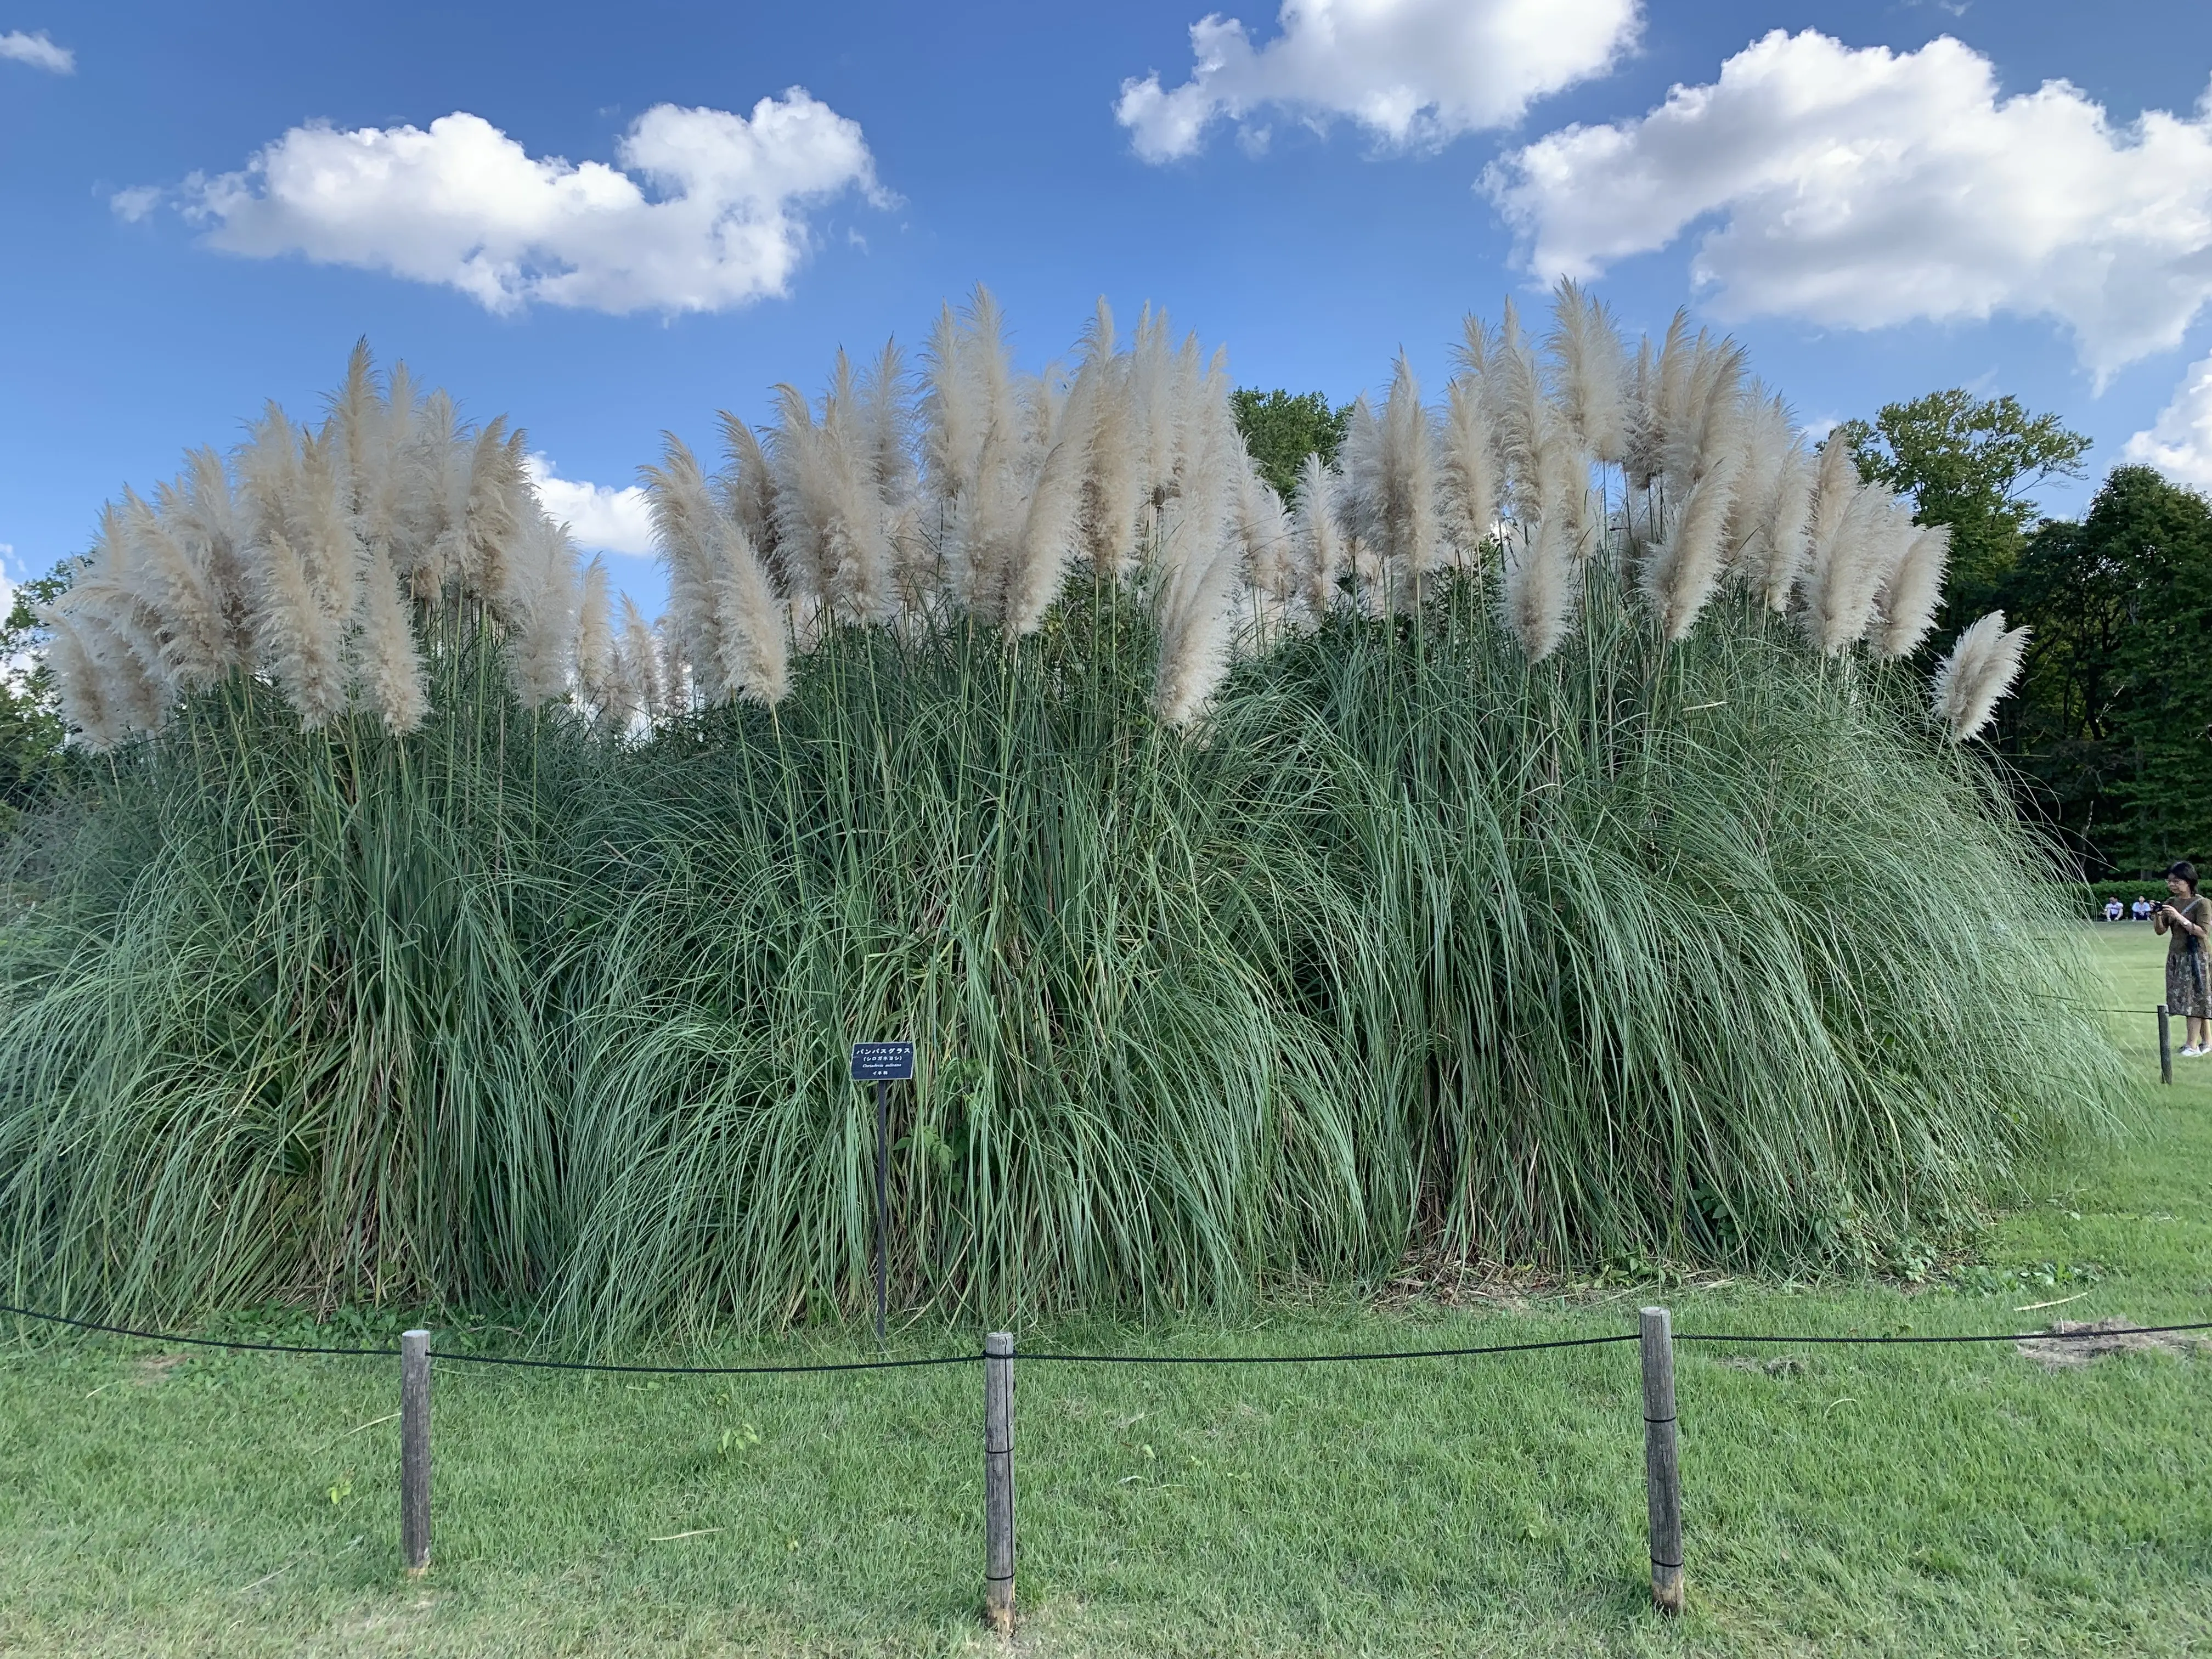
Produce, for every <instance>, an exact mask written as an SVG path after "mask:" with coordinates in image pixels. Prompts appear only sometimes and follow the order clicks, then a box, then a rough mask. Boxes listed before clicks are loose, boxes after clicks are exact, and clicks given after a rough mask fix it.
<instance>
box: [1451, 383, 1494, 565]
mask: <svg viewBox="0 0 2212 1659" xmlns="http://www.w3.org/2000/svg"><path fill="white" fill-rule="evenodd" d="M1440 447H1441V450H1442V453H1441V455H1440V456H1439V458H1438V461H1437V501H1438V506H1439V508H1440V513H1439V520H1440V527H1441V528H1442V530H1443V535H1444V538H1445V540H1446V541H1448V542H1449V543H1450V544H1451V547H1452V550H1453V552H1454V555H1455V558H1456V560H1457V562H1458V563H1459V564H1460V565H1461V566H1462V567H1463V568H1472V567H1473V566H1474V564H1475V563H1476V562H1478V561H1479V560H1480V557H1481V555H1482V549H1483V546H1484V544H1486V543H1487V542H1488V541H1489V540H1490V539H1491V538H1492V537H1493V536H1495V535H1496V534H1497V532H1498V487H1499V483H1500V480H1501V476H1502V473H1503V471H1504V468H1503V463H1502V462H1501V460H1500V459H1499V456H1498V441H1497V437H1496V435H1494V434H1493V433H1492V430H1491V427H1490V418H1489V416H1488V415H1487V414H1486V412H1485V410H1484V409H1483V404H1482V394H1481V387H1480V383H1479V382H1478V380H1476V379H1475V377H1474V375H1471V374H1459V375H1456V376H1455V377H1454V378H1453V380H1452V382H1451V386H1450V387H1449V392H1448V394H1447V398H1446V402H1445V405H1444V420H1443V435H1442V440H1441V444H1440Z"/></svg>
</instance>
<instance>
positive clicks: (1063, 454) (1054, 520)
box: [1004, 363, 1110, 634]
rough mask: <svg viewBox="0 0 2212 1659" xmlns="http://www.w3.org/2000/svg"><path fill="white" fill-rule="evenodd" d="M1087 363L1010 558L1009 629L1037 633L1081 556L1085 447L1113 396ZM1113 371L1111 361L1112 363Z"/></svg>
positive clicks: (1049, 442)
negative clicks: (1104, 402) (1103, 402)
mask: <svg viewBox="0 0 2212 1659" xmlns="http://www.w3.org/2000/svg"><path fill="white" fill-rule="evenodd" d="M1094 368H1097V366H1096V365H1092V364H1086V365H1085V368H1084V369H1083V371H1082V372H1081V373H1080V374H1078V375H1077V376H1076V382H1075V386H1074V387H1073V390H1072V391H1071V392H1070V393H1069V395H1068V396H1067V398H1066V400H1065V401H1064V402H1062V403H1060V405H1059V407H1058V410H1057V412H1056V414H1055V415H1054V419H1053V421H1052V426H1051V429H1050V431H1049V433H1048V435H1047V438H1046V440H1045V450H1044V454H1043V457H1042V463H1041V465H1039V467H1038V470H1037V475H1036V483H1035V484H1034V485H1033V486H1032V487H1031V489H1030V499H1029V507H1028V510H1027V511H1026V512H1025V513H1024V514H1023V517H1022V526H1021V531H1020V534H1019V536H1018V539H1017V540H1016V542H1015V544H1014V547H1013V550H1012V556H1010V558H1009V559H1008V561H1007V567H1006V599H1005V601H1004V605H1005V613H1006V629H1007V631H1008V632H1010V633H1013V634H1032V633H1035V632H1036V629H1038V628H1039V627H1040V626H1042V623H1043V622H1044V615H1045V611H1046V610H1047V608H1048V606H1049V605H1051V604H1052V601H1053V597H1054V594H1056V593H1057V592H1059V591H1060V576H1061V574H1062V573H1063V572H1064V571H1065V570H1066V568H1067V563H1068V561H1069V560H1070V559H1072V558H1073V557H1074V556H1075V552H1076V549H1077V546H1078V544H1079V532H1080V527H1081V519H1082V513H1083V483H1084V477H1083V474H1084V452H1085V439H1086V437H1087V435H1088V433H1089V430H1090V428H1091V424H1092V422H1093V420H1094V417H1095V413H1096V405H1097V402H1098V400H1099V399H1100V398H1103V397H1106V396H1109V395H1110V387H1109V384H1108V382H1107V380H1106V374H1105V373H1103V372H1101V373H1094V372H1093V370H1094ZM1108 369H1109V371H1110V363H1109V365H1108Z"/></svg>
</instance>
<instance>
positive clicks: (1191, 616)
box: [1152, 362, 1243, 726]
mask: <svg viewBox="0 0 2212 1659" xmlns="http://www.w3.org/2000/svg"><path fill="white" fill-rule="evenodd" d="M1224 379H1225V372H1224V371H1223V370H1222V369H1221V368H1220V367H1219V365H1218V362H1217V366H1216V368H1215V369H1214V371H1212V372H1211V373H1209V374H1206V376H1204V378H1203V379H1202V380H1198V381H1196V382H1194V383H1187V384H1186V387H1185V390H1186V395H1187V398H1188V401H1187V403H1186V404H1185V407H1184V409H1183V410H1182V413H1181V415H1180V417H1179V418H1178V420H1177V422H1176V425H1177V428H1178V429H1179V431H1180V432H1181V434H1182V453H1181V454H1180V455H1179V457H1178V458H1177V462H1176V474H1177V477H1178V478H1179V480H1180V483H1179V486H1178V489H1177V492H1176V496H1175V498H1174V501H1173V503H1172V507H1171V508H1170V511H1169V513H1168V514H1167V516H1166V518H1165V519H1164V528H1163V531H1162V534H1161V549H1160V551H1161V560H1160V562H1161V569H1160V578H1159V586H1158V592H1157V593H1156V594H1155V596H1154V600H1153V604H1154V609H1155V613H1156V615H1157V617H1158V626H1159V641H1160V642H1159V663H1158V670H1157V672H1156V674H1155V678H1154V684H1153V691H1152V698H1153V708H1154V709H1155V711H1156V712H1157V713H1158V716H1159V718H1160V720H1163V721H1164V722H1165V723H1166V724H1167V725H1170V726H1181V725H1183V724H1185V723H1186V722H1188V721H1189V720H1193V719H1194V718H1195V717H1196V716H1197V715H1198V714H1199V713H1200V711H1201V710H1202V709H1203V708H1205V707H1206V702H1207V701H1208V700H1209V699H1210V698H1211V697H1212V695H1213V690H1214V688H1215V686H1217V685H1218V684H1219V683H1220V680H1221V677H1222V675H1223V674H1224V673H1225V672H1226V671H1227V669H1228V664H1229V647H1230V643H1231V634H1232V632H1233V608H1234V605H1235V601H1236V593H1237V546H1236V543H1235V540H1234V538H1232V537H1231V534H1230V533H1229V530H1230V526H1229V523H1228V517H1229V507H1230V503H1229V501H1228V500H1227V486H1228V483H1229V480H1230V477H1231V468H1232V467H1236V466H1238V465H1242V464H1243V460H1242V458H1243V439H1242V438H1241V437H1240V436H1239V435H1238V434H1237V428H1236V424H1235V422H1233V421H1232V420H1231V417H1230V414H1229V407H1228V400H1227V388H1226V386H1225V385H1224V384H1223V381H1224Z"/></svg>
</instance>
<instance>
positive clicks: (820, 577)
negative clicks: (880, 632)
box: [769, 351, 897, 623]
mask: <svg viewBox="0 0 2212 1659" xmlns="http://www.w3.org/2000/svg"><path fill="white" fill-rule="evenodd" d="M775 397H776V405H777V410H778V415H779V418H778V420H777V422H776V424H775V427H774V428H772V429H771V430H770V432H769V460H770V462H771V463H772V464H773V465H774V466H775V482H776V542H777V545H778V546H780V547H781V548H782V549H784V550H785V556H786V557H787V560H788V561H789V562H790V564H791V566H792V568H793V569H794V570H797V571H799V572H802V573H803V580H804V582H805V586H807V588H808V589H809V590H810V591H811V592H816V593H818V594H820V595H821V596H822V598H823V601H824V602H825V603H827V604H828V605H829V606H830V607H831V608H832V610H833V611H835V613H836V615H837V616H839V617H842V618H844V619H846V620H848V621H852V622H863V623H866V622H881V621H884V620H886V619H888V618H889V617H890V614H891V608H892V605H894V603H895V602H896V598H897V592H896V580H895V573H894V571H893V569H892V563H891V547H890V540H889V538H887V537H886V535H885V534H884V527H885V519H886V516H887V514H886V511H885V508H884V502H883V500H882V497H881V495H879V494H878V489H877V487H876V473H877V468H878V465H879V461H880V458H879V457H878V455H877V454H876V453H875V452H874V443H875V441H876V439H877V437H878V436H879V435H878V434H877V433H875V432H873V431H872V430H871V429H870V428H869V423H868V422H866V420H864V419H863V418H862V411H861V409H860V402H861V398H860V389H859V386H858V385H857V383H856V381H855V379H854V374H853V368H852V363H851V362H850V361H849V360H848V358H847V357H846V356H845V354H844V353H843V352H842V351H840V352H839V353H838V354H837V361H836V369H835V371H834V374H833V378H832V381H831V386H830V391H829V394H828V396H827V397H825V398H823V404H822V419H821V421H820V422H818V423H817V422H816V421H815V419H814V417H813V414H812V411H811V410H810V409H809V408H808V406H807V402H806V398H805V396H804V394H802V393H801V392H799V390H798V388H797V387H795V386H788V385H786V386H778V387H776V389H775Z"/></svg>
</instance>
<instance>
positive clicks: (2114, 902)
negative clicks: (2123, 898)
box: [2105, 898, 2127, 921]
mask: <svg viewBox="0 0 2212 1659" xmlns="http://www.w3.org/2000/svg"><path fill="white" fill-rule="evenodd" d="M2126 914H2127V913H2126V912H2125V911H2124V910H2123V909H2121V908H2120V902H2119V900H2118V899H2116V898H2108V899H2106V901H2105V920H2106V921H2118V920H2119V919H2120V918H2121V917H2122V916H2123V915H2126Z"/></svg>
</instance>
